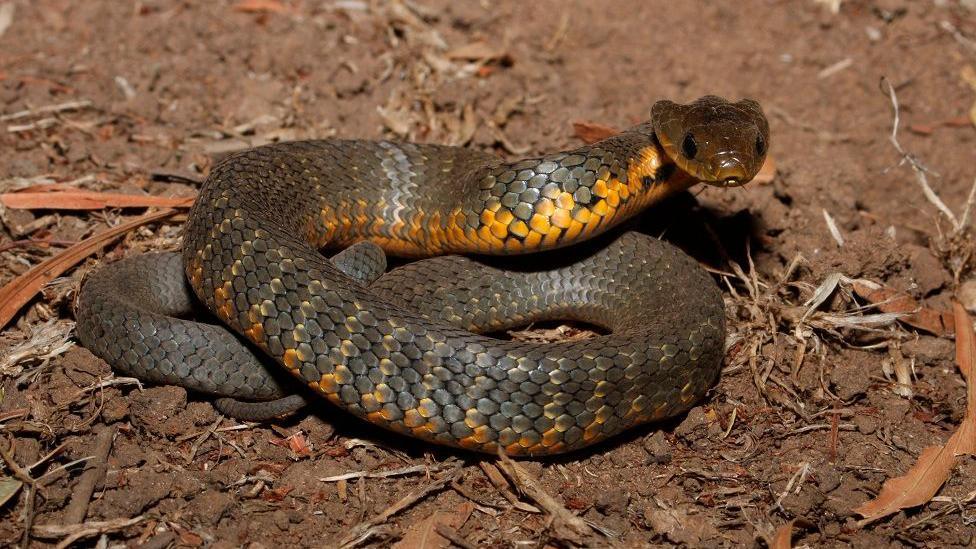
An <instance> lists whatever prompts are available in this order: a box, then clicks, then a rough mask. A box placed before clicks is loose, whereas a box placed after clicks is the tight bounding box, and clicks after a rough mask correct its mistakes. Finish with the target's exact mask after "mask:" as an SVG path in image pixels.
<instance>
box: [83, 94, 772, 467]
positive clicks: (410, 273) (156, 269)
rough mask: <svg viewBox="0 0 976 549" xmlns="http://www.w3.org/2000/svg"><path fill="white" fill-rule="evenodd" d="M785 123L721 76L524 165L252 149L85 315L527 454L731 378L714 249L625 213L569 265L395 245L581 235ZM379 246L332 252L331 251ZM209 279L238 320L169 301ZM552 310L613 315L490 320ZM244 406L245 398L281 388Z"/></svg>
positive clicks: (220, 370) (203, 380) (353, 151)
mask: <svg viewBox="0 0 976 549" xmlns="http://www.w3.org/2000/svg"><path fill="white" fill-rule="evenodd" d="M768 134H769V128H768V124H767V122H766V119H765V117H764V116H763V114H762V110H761V109H760V107H759V105H758V104H757V103H756V102H754V101H751V100H742V101H739V102H736V103H731V102H727V101H725V100H723V99H720V98H717V97H714V96H706V97H703V98H701V99H699V100H697V101H695V102H693V103H690V104H688V105H679V104H675V103H672V102H669V101H661V102H658V103H656V104H655V105H654V107H653V108H652V112H651V120H650V121H649V122H645V123H643V124H640V125H638V126H635V127H633V128H631V129H629V130H626V131H624V132H622V133H620V134H618V135H615V136H613V137H610V138H608V139H605V140H603V141H600V142H598V143H595V144H592V145H587V146H584V147H581V148H578V149H575V150H573V151H568V152H561V153H556V154H549V155H546V156H542V157H539V158H533V159H526V160H521V161H518V162H504V161H502V160H501V159H499V158H497V157H495V156H492V155H489V154H486V153H483V152H479V151H475V150H471V149H466V148H458V147H448V146H438V145H421V144H412V143H396V142H389V141H376V142H374V141H343V140H325V141H303V142H290V143H279V144H274V145H269V146H264V147H259V148H255V149H251V150H248V151H244V152H241V153H237V154H234V155H232V156H230V157H228V158H226V159H225V160H224V161H222V162H220V163H219V164H218V165H217V166H215V167H214V169H213V170H212V171H211V173H210V175H209V177H208V178H207V179H206V181H205V182H204V184H203V185H202V188H201V189H200V194H199V198H198V199H197V201H196V203H195V204H194V206H193V208H192V210H191V212H190V214H189V219H188V221H187V224H186V229H185V233H184V239H183V254H182V257H179V256H178V255H176V254H150V255H145V256H141V257H135V258H131V259H126V260H123V261H120V262H118V263H115V264H113V265H110V266H107V267H106V268H104V269H102V270H100V271H99V272H97V273H96V274H95V275H93V276H92V277H91V278H90V280H89V281H88V282H87V283H86V284H85V286H84V288H83V289H82V292H81V295H80V297H79V303H78V311H77V319H78V335H79V338H80V339H81V341H82V342H83V343H84V344H85V346H87V347H88V348H89V349H91V350H92V351H93V352H95V354H97V355H98V356H100V357H102V358H104V359H105V360H106V361H108V362H109V363H110V364H111V365H112V366H113V367H115V368H116V369H118V370H120V371H123V372H126V373H129V374H132V375H136V376H138V377H142V378H144V379H148V380H152V381H157V382H162V383H178V384H181V385H184V386H186V387H188V388H190V389H195V390H200V391H206V392H211V393H215V394H218V395H223V396H228V397H233V398H235V399H244V400H257V401H261V400H268V399H275V398H281V397H284V396H285V395H286V393H287V392H289V389H288V388H287V387H286V386H284V385H282V382H281V381H280V380H277V379H276V377H275V375H274V373H273V372H269V371H268V370H266V369H265V367H264V365H263V361H264V359H263V358H262V356H261V355H263V356H266V357H269V358H270V359H272V361H273V362H275V363H277V364H279V365H281V366H283V367H284V370H287V371H288V372H290V373H291V374H293V375H294V376H295V377H297V378H298V379H299V380H300V381H301V382H303V383H304V384H306V385H308V386H309V387H311V388H312V389H313V390H314V391H316V392H318V393H321V394H322V395H324V396H325V397H327V398H328V400H330V401H331V402H332V403H333V404H335V405H337V406H339V407H340V408H343V409H345V410H347V411H349V412H352V413H353V414H355V415H357V416H359V417H362V418H365V419H366V420H368V421H370V422H372V423H374V424H377V425H380V426H382V427H385V428H387V429H391V430H394V431H398V432H401V433H405V434H407V435H410V436H413V437H417V438H421V439H424V440H428V441H431V442H436V443H440V444H447V445H451V446H458V447H463V448H468V449H473V450H479V451H486V452H492V451H496V450H497V449H499V447H500V448H502V449H504V451H506V452H507V453H509V454H518V455H540V454H554V453H559V452H565V451H568V450H573V449H577V448H580V447H583V446H587V445H590V444H592V443H594V442H597V441H599V440H603V439H605V438H606V437H609V436H612V435H614V434H616V433H619V432H621V431H623V430H625V429H627V428H629V427H631V426H634V425H637V424H640V423H644V422H647V421H651V420H656V419H660V418H664V417H667V416H671V415H673V414H676V413H679V412H681V411H684V410H687V409H688V408H689V407H690V406H691V405H692V404H693V403H694V402H695V401H696V400H698V399H699V398H700V397H701V396H702V395H704V393H705V392H706V391H707V390H708V389H709V388H710V387H711V386H712V385H713V384H714V382H715V380H716V379H717V375H718V372H719V368H720V364H721V360H722V353H723V342H724V337H725V319H724V310H723V306H722V299H721V295H720V293H719V291H718V288H717V287H716V285H715V283H714V282H713V281H712V280H711V278H710V277H709V276H708V275H707V274H706V273H705V272H704V271H703V270H702V269H701V268H700V267H699V266H698V265H697V264H696V263H695V261H693V260H692V259H690V258H689V257H687V256H686V255H684V254H683V253H682V252H680V251H678V250H677V249H676V248H674V247H672V246H670V245H668V244H666V243H664V242H661V241H659V240H656V239H654V238H651V237H648V236H644V235H641V234H638V233H624V234H622V235H621V236H619V237H617V238H616V239H614V240H613V241H612V243H610V244H609V245H608V246H607V247H605V248H603V249H602V250H599V251H597V252H595V253H594V254H592V255H591V256H590V257H588V258H585V259H583V260H581V261H578V262H576V263H572V264H568V265H561V266H558V267H555V268H553V269H550V270H543V271H503V270H498V269H495V268H493V267H490V266H487V265H483V264H482V263H479V262H477V261H475V260H471V259H466V258H464V257H460V256H453V255H452V256H444V257H437V258H433V259H428V260H424V261H418V262H414V263H410V264H407V265H406V266H403V267H400V268H398V269H394V270H393V271H391V272H390V273H386V274H382V273H383V271H384V270H385V256H384V255H383V253H382V251H380V250H379V248H377V247H376V245H378V246H379V247H380V248H382V249H383V250H385V251H386V252H390V253H393V254H397V255H402V256H428V255H442V254H455V253H463V252H474V253H480V254H521V253H527V252H535V251H540V250H546V249H552V248H558V247H561V246H566V245H569V244H572V243H574V242H578V241H581V240H584V239H587V238H590V237H592V236H595V235H597V234H600V233H602V232H604V231H606V230H607V229H609V228H611V227H613V226H615V225H617V224H619V223H620V222H621V221H623V220H625V219H627V218H629V217H631V216H633V215H634V214H636V213H638V212H640V211H641V210H643V209H644V208H646V207H647V206H648V205H650V204H653V203H655V202H658V201H660V200H661V199H662V198H664V197H666V196H668V195H671V194H673V193H675V192H678V191H681V190H684V189H687V188H688V187H690V186H691V185H693V184H694V183H695V182H697V181H705V182H707V183H711V184H714V185H721V186H731V185H740V184H743V183H745V182H747V181H749V180H750V179H752V177H753V176H754V175H755V174H756V172H757V171H758V170H759V168H760V167H761V166H762V163H763V160H764V158H765V155H766V149H767V147H768V139H769V136H768ZM362 241H366V242H362ZM357 242H359V244H356V245H354V246H352V247H350V248H348V249H347V250H346V251H345V252H342V253H341V254H339V256H337V257H335V258H333V260H331V261H330V260H329V259H326V258H325V257H323V256H322V255H320V253H319V252H318V250H320V249H322V248H323V247H325V246H326V245H328V246H330V247H342V246H349V245H352V244H354V243H357ZM369 242H371V243H373V244H369ZM182 273H185V278H184V277H183V276H181V275H182ZM381 274H382V276H379V275H381ZM377 277H379V278H378V279H377ZM187 284H188V285H189V288H192V291H193V293H194V294H195V295H196V296H197V297H198V298H199V300H200V301H201V302H202V303H203V304H204V305H205V306H206V309H208V310H209V311H211V312H212V313H213V314H214V315H215V316H216V317H217V318H218V319H219V320H220V322H221V323H222V324H223V325H225V326H227V327H229V328H230V329H231V330H232V331H233V332H234V333H235V334H236V335H234V334H231V333H230V332H229V331H228V330H227V329H226V328H224V327H223V326H220V325H213V324H200V323H196V322H191V321H187V320H181V319H178V318H173V317H172V316H168V315H183V314H186V313H187V312H188V310H189V309H191V308H192V302H191V299H190V291H189V290H188V287H187ZM543 319H576V320H581V321H586V322H590V323H593V324H596V325H599V326H602V327H604V328H607V329H608V330H609V331H610V333H609V334H608V335H600V336H597V337H593V338H590V339H587V340H583V341H566V342H557V343H551V344H539V343H526V342H516V341H507V340H500V339H494V338H491V337H488V336H486V335H480V334H485V333H490V332H495V331H499V330H504V329H507V328H511V327H515V326H520V325H525V324H528V323H531V322H535V321H538V320H543ZM239 337H240V338H242V339H244V340H247V341H248V342H249V345H245V344H243V343H242V342H241V341H240V339H239ZM252 349H258V350H259V351H258V355H255V354H254V352H253V351H252ZM224 404H226V405H227V407H228V409H230V410H232V411H233V410H234V409H235V408H234V406H235V402H233V401H229V402H228V401H224ZM236 404H238V405H239V408H237V410H238V411H239V412H240V415H244V416H247V415H248V413H249V412H248V410H250V409H251V408H248V407H249V406H252V407H254V406H257V408H254V409H255V410H257V409H259V408H260V406H261V405H260V404H250V403H236ZM255 413H259V412H255ZM272 413H273V412H272ZM252 415H253V414H252Z"/></svg>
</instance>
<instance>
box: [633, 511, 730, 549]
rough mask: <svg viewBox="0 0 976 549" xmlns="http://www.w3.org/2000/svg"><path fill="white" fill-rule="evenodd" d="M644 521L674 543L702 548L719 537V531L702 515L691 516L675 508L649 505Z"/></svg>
mask: <svg viewBox="0 0 976 549" xmlns="http://www.w3.org/2000/svg"><path fill="white" fill-rule="evenodd" d="M644 520H645V521H646V522H647V524H648V526H650V527H651V528H653V529H654V531H655V532H657V533H658V534H661V535H662V536H664V537H666V538H668V540H670V541H672V542H674V543H683V544H685V545H687V546H689V547H700V546H701V545H702V542H703V541H705V540H709V539H714V538H717V537H719V536H720V535H721V534H720V533H719V531H718V529H717V528H715V527H714V526H712V524H711V523H709V522H708V521H706V520H705V519H704V517H702V516H701V515H690V514H688V513H686V512H684V511H682V510H680V509H675V508H674V507H670V508H662V507H659V506H658V505H657V504H656V505H649V506H647V507H646V508H645V509H644Z"/></svg>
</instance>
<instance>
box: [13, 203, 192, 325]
mask: <svg viewBox="0 0 976 549" xmlns="http://www.w3.org/2000/svg"><path fill="white" fill-rule="evenodd" d="M175 213H176V210H162V211H159V212H155V213H151V214H146V215H144V216H142V217H137V218H135V219H132V220H130V221H127V222H125V223H123V224H121V225H119V226H117V227H112V228H111V229H109V230H107V231H102V232H101V233H98V234H96V235H93V236H90V237H88V238H86V239H85V240H82V241H81V242H79V243H77V244H75V245H74V246H71V247H70V248H67V249H65V250H63V251H62V252H61V253H59V254H58V255H56V256H54V257H52V258H50V259H47V260H45V261H44V262H42V263H41V264H40V265H37V266H36V267H34V268H32V269H31V270H29V271H27V272H26V273H24V274H22V275H20V276H18V277H17V278H15V279H13V280H11V281H10V282H9V283H8V284H7V285H6V286H4V287H3V288H0V329H2V328H3V327H4V326H6V325H7V323H9V322H10V321H11V320H12V319H13V318H14V315H16V314H17V311H19V310H20V308H21V307H23V306H24V305H26V304H27V302H29V301H30V300H31V299H33V298H34V296H35V295H37V292H39V291H41V287H42V286H44V285H45V284H47V283H48V282H50V281H52V280H54V279H55V278H57V277H59V276H61V275H62V274H63V273H64V272H65V271H67V270H68V269H70V268H71V267H73V266H75V265H77V264H78V263H79V262H81V260H83V259H85V258H86V257H88V256H89V255H91V254H93V253H95V252H96V251H98V250H100V249H102V248H104V247H105V246H107V245H108V244H109V243H110V242H112V241H113V240H115V239H116V238H119V237H120V236H122V235H123V234H125V233H126V232H128V231H130V230H132V229H134V228H136V227H139V226H140V225H145V224H146V223H152V222H153V221H159V220H160V219H165V218H167V217H169V216H171V215H173V214H175Z"/></svg>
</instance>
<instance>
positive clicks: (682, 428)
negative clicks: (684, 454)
mask: <svg viewBox="0 0 976 549" xmlns="http://www.w3.org/2000/svg"><path fill="white" fill-rule="evenodd" d="M708 423H709V419H708V414H706V413H705V409H704V408H703V407H701V406H696V407H694V408H692V409H691V410H690V411H689V412H688V416H687V417H685V419H684V421H682V422H681V424H680V425H678V426H677V427H676V428H675V430H674V434H675V435H677V436H679V437H681V438H684V439H688V438H698V436H697V435H696V436H691V435H693V434H694V433H695V431H697V430H698V429H699V427H704V426H705V425H708Z"/></svg>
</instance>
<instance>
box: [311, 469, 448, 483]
mask: <svg viewBox="0 0 976 549" xmlns="http://www.w3.org/2000/svg"><path fill="white" fill-rule="evenodd" d="M442 470H443V468H442V467H438V466H436V465H435V466H427V465H414V466H412V467H404V468H403V469H393V470H390V471H378V472H369V471H356V472H353V473H345V474H342V475H335V476H331V477H323V478H320V479H319V480H320V481H322V482H336V481H339V480H350V479H354V478H388V477H396V476H400V475H409V474H411V473H428V474H430V473H436V472H438V471H442Z"/></svg>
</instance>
